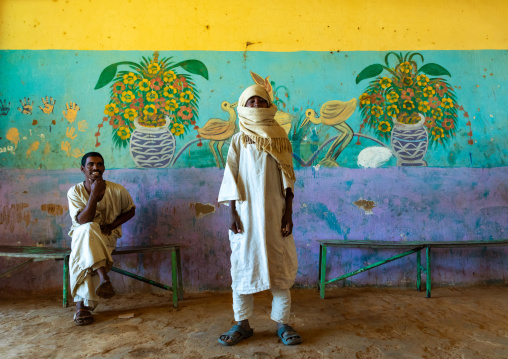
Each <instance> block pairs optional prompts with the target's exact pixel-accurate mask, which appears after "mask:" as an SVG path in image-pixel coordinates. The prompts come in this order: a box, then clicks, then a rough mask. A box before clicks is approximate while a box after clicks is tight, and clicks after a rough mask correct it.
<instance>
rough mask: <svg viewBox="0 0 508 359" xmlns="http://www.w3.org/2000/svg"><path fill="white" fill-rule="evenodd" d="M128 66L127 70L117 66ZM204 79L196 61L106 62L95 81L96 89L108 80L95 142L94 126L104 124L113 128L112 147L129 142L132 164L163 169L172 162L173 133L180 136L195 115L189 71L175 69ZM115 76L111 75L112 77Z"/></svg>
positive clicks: (195, 96) (194, 93)
mask: <svg viewBox="0 0 508 359" xmlns="http://www.w3.org/2000/svg"><path fill="white" fill-rule="evenodd" d="M119 65H128V66H129V67H130V68H131V70H130V71H120V72H118V74H117V67H118V66H119ZM179 67H181V68H183V69H184V70H186V71H187V72H189V73H191V74H195V75H200V76H202V77H203V78H205V79H208V69H207V68H206V66H205V64H203V63H202V62H201V61H198V60H185V61H181V62H178V63H173V62H172V61H171V57H164V58H162V59H159V52H158V51H156V52H155V53H154V55H153V58H150V57H148V58H145V57H143V59H142V61H141V62H140V63H135V62H130V61H123V62H118V63H114V64H112V65H109V66H108V67H106V68H105V69H104V70H103V71H102V73H101V75H100V77H99V80H98V82H97V84H96V86H95V89H96V90H97V89H100V88H102V87H104V86H106V85H107V84H109V83H110V82H111V81H113V80H115V82H114V83H113V84H112V85H111V92H110V101H109V103H108V104H107V105H106V106H105V109H104V114H105V115H106V117H104V118H103V121H102V123H101V124H99V126H98V127H99V129H98V131H97V133H96V134H95V136H96V138H97V140H96V145H95V146H96V147H99V146H100V142H99V136H100V129H101V128H102V127H103V126H104V123H105V122H107V124H109V125H111V127H112V128H113V131H112V137H113V142H114V144H115V146H116V147H126V146H127V145H130V151H131V156H132V159H133V160H134V162H135V163H136V165H137V166H138V167H143V168H163V167H167V166H168V165H169V164H170V163H172V160H173V156H174V152H175V137H182V136H183V135H184V134H185V133H186V132H187V131H188V128H189V127H190V126H195V125H196V120H197V117H198V100H199V96H198V90H197V88H196V87H195V84H194V82H192V76H191V75H187V74H179V73H178V72H177V71H176V69H177V68H179ZM115 76H116V77H115Z"/></svg>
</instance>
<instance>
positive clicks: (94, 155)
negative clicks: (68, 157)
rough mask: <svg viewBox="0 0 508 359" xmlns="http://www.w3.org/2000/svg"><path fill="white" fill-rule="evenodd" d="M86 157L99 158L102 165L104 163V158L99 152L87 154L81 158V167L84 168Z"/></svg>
mask: <svg viewBox="0 0 508 359" xmlns="http://www.w3.org/2000/svg"><path fill="white" fill-rule="evenodd" d="M88 157H100V158H102V163H104V157H102V155H101V154H100V153H99V152H88V153H85V154H84V155H83V157H82V158H81V166H83V167H84V166H85V165H86V159H87V158H88Z"/></svg>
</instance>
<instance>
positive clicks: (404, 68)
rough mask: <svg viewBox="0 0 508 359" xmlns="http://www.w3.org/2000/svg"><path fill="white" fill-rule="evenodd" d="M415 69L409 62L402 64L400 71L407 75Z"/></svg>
mask: <svg viewBox="0 0 508 359" xmlns="http://www.w3.org/2000/svg"><path fill="white" fill-rule="evenodd" d="M412 69H413V65H411V63H410V62H409V61H406V62H403V63H401V64H400V71H401V72H405V73H406V74H408V73H409V71H411V70H412Z"/></svg>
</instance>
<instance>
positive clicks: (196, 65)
mask: <svg viewBox="0 0 508 359" xmlns="http://www.w3.org/2000/svg"><path fill="white" fill-rule="evenodd" d="M178 66H180V67H181V68H183V69H184V70H185V71H187V72H190V73H191V74H195V75H199V76H202V77H204V78H205V79H207V80H208V69H207V68H206V65H205V64H204V63H202V62H201V61H199V60H185V61H182V62H179V63H177V64H174V65H172V66H171V67H170V68H169V69H172V68H175V67H178Z"/></svg>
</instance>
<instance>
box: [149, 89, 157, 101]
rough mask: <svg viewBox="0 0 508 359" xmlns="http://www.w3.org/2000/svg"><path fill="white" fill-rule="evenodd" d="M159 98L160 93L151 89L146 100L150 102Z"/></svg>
mask: <svg viewBox="0 0 508 359" xmlns="http://www.w3.org/2000/svg"><path fill="white" fill-rule="evenodd" d="M158 98H159V94H158V93H157V92H155V91H150V92H148V93H147V94H146V100H147V101H150V102H154V101H155V100H157V99H158Z"/></svg>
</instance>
